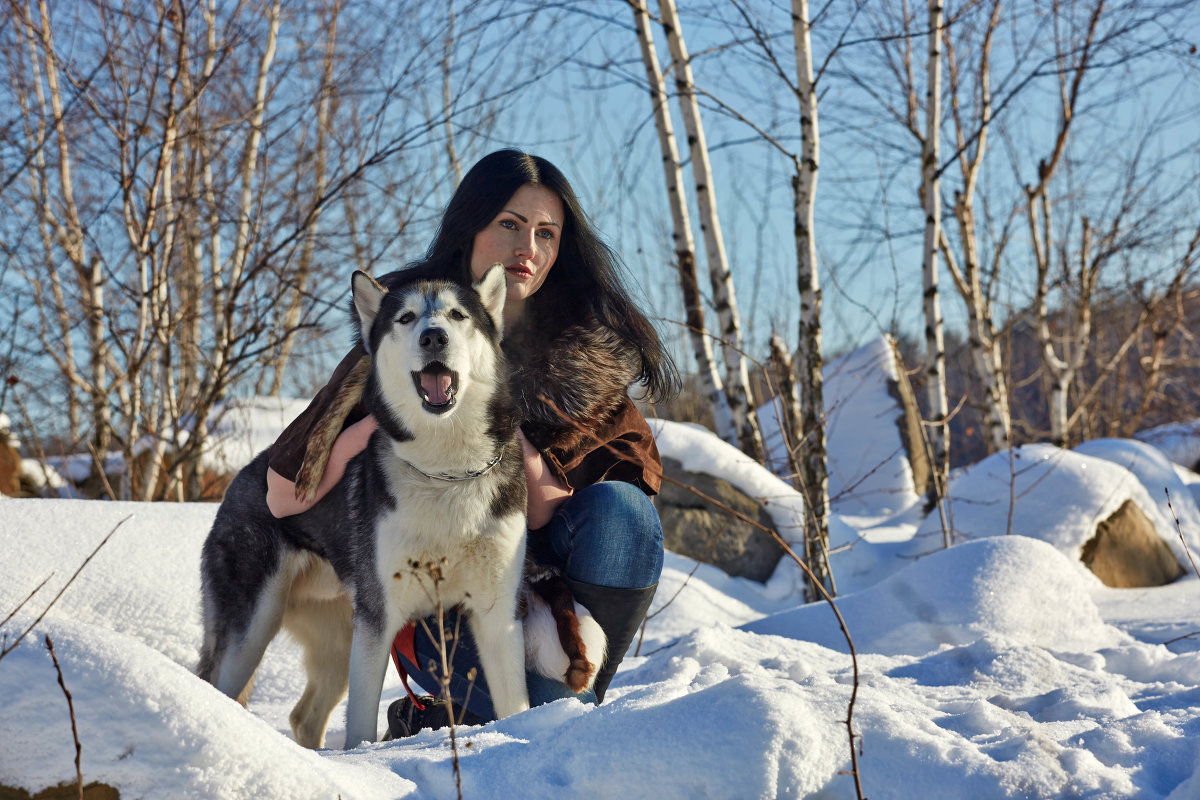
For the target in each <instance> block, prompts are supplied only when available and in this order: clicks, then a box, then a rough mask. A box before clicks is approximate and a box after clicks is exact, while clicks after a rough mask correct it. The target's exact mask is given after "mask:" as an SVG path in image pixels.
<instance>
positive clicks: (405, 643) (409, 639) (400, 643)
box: [392, 622, 425, 711]
mask: <svg viewBox="0 0 1200 800" xmlns="http://www.w3.org/2000/svg"><path fill="white" fill-rule="evenodd" d="M416 634H417V625H416V623H415V622H410V623H408V624H407V625H405V626H404V627H403V628H401V629H400V632H399V633H397V634H396V638H395V639H393V640H392V663H393V664H395V665H396V672H399V673H400V682H401V683H403V684H404V691H406V692H408V697H409V699H410V700H412V702H413V705H415V706H416V707H417V708H419V709H421V710H422V711H424V710H425V705H424V704H423V703H422V702H421V701H420V700H418V699H417V696H416V694H414V693H413V690H412V687H411V686H409V685H408V670H406V669H405V668H404V665H403V664H402V663H401V662H400V657H401V656H403V657H404V658H407V659H408V663H410V664H416V663H417V651H416V647H415V645H414V638H415V636H416Z"/></svg>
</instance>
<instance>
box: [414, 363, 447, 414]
mask: <svg viewBox="0 0 1200 800" xmlns="http://www.w3.org/2000/svg"><path fill="white" fill-rule="evenodd" d="M412 377H413V384H415V385H416V387H417V394H418V395H420V397H421V404H422V405H423V406H425V410H426V411H431V412H433V413H434V414H442V413H444V412H446V411H449V410H450V409H451V408H453V407H454V401H455V399H456V398H457V395H458V373H457V372H455V371H454V370H452V369H450V368H449V367H447V366H446V365H445V364H443V363H442V362H440V361H431V362H429V363H428V364H426V365H425V368H424V369H423V370H421V371H420V372H414V373H413V374H412Z"/></svg>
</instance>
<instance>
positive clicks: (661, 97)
mask: <svg viewBox="0 0 1200 800" xmlns="http://www.w3.org/2000/svg"><path fill="white" fill-rule="evenodd" d="M629 5H630V7H631V8H632V9H633V17H634V24H635V27H636V31H637V37H638V44H639V45H640V49H641V53H642V63H643V64H644V65H645V67H646V79H647V82H648V84H649V87H650V102H651V104H652V105H653V108H654V125H655V129H656V130H657V131H658V142H659V149H660V151H661V153H662V166H663V177H664V179H665V181H666V186H667V200H668V203H669V205H670V207H671V223H672V236H671V238H672V240H673V241H674V243H675V266H676V269H677V270H678V272H679V288H680V291H681V292H682V294H683V307H684V312H685V314H686V324H687V334H688V339H689V341H691V343H692V353H693V355H694V356H695V358H696V367H697V372H698V374H699V378H700V386H701V391H702V393H703V394H704V397H705V400H706V401H707V402H708V405H709V407H710V408H711V409H712V411H713V421H714V427H715V428H716V434H717V435H718V436H720V437H721V438H722V439H724V440H725V441H726V442H729V443H730V444H732V445H734V446H735V447H736V446H738V444H739V439H738V434H739V428H738V426H737V425H736V424H735V422H734V419H733V413H732V411H731V409H730V407H729V400H728V398H727V397H726V396H725V387H724V383H723V381H722V380H721V373H720V372H719V371H718V369H717V364H716V359H715V358H714V355H713V347H712V339H711V338H710V337H709V335H708V329H707V326H706V325H705V321H704V305H703V298H702V297H701V295H700V284H699V279H698V278H697V275H696V244H695V240H694V239H693V237H692V222H691V214H690V212H689V211H688V205H687V195H686V193H685V191H684V186H683V170H682V167H681V166H680V162H679V148H678V145H677V144H676V141H675V126H674V123H673V122H672V121H671V109H670V106H669V104H668V96H667V85H666V81H665V79H664V78H663V72H662V68H661V67H660V66H659V63H658V54H657V53H656V52H655V47H654V37H653V31H652V29H651V26H650V15H649V13H648V12H647V10H646V6H645V3H644V2H643V0H629Z"/></svg>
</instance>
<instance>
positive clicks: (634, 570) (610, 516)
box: [267, 150, 679, 736]
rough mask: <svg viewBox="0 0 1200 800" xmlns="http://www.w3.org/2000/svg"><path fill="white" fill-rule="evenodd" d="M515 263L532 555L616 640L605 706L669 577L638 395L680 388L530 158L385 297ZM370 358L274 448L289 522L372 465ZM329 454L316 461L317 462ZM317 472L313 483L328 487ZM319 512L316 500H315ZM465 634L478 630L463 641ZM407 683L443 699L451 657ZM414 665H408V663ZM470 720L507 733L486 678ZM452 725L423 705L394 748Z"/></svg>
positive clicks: (398, 716)
mask: <svg viewBox="0 0 1200 800" xmlns="http://www.w3.org/2000/svg"><path fill="white" fill-rule="evenodd" d="M496 262H500V263H502V264H503V265H504V266H505V270H506V272H507V275H508V295H507V298H506V301H505V306H504V329H505V339H504V345H503V346H504V350H505V354H506V355H507V356H508V358H509V361H510V364H511V367H512V370H513V388H514V394H515V395H516V397H517V402H518V405H519V406H520V408H521V411H522V413H523V417H524V421H523V422H522V424H521V432H522V435H521V437H520V438H521V445H522V450H523V452H524V456H525V472H526V477H527V480H528V484H529V506H528V526H529V539H528V550H529V553H530V554H531V556H532V557H533V558H534V559H535V560H536V561H537V562H538V563H539V564H543V565H546V566H549V567H552V568H555V569H557V570H560V571H561V572H562V574H563V575H564V576H565V578H566V581H567V584H568V586H569V587H570V590H571V593H572V595H573V596H574V598H575V600H576V601H578V602H579V603H581V604H582V605H583V606H585V607H586V608H587V609H588V610H589V611H590V612H591V613H592V615H593V617H595V619H596V621H597V622H598V623H599V624H600V626H601V627H602V628H603V629H604V632H605V634H606V636H607V638H608V642H609V646H608V657H607V659H606V660H605V662H604V664H603V665H602V666H601V667H600V670H599V672H598V674H597V677H596V681H595V686H594V690H593V692H587V693H584V694H581V695H579V697H580V698H581V699H583V700H585V701H592V702H596V703H599V702H600V701H601V700H602V699H603V697H604V692H605V689H607V687H608V684H609V682H610V681H611V680H612V676H613V673H614V672H616V669H617V666H618V665H619V664H620V662H621V659H622V658H623V656H624V654H625V651H626V650H627V649H628V647H629V644H630V642H631V641H632V639H633V635H634V634H635V633H636V631H637V628H638V626H639V625H640V623H641V621H642V619H643V617H644V616H645V613H646V609H647V608H648V607H649V604H650V600H651V598H653V596H654V590H655V588H656V587H657V584H658V577H659V573H660V572H661V570H662V561H663V550H662V526H661V523H660V522H659V519H658V514H657V512H656V511H655V510H654V507H653V506H652V505H651V502H650V496H652V495H654V494H656V493H657V492H658V488H659V485H660V476H661V463H660V460H659V456H658V450H657V448H656V447H655V445H654V439H653V437H652V435H651V433H650V429H649V426H648V425H647V424H646V421H645V419H643V418H642V416H641V414H640V413H639V412H638V411H637V409H636V408H635V407H634V405H633V403H632V401H631V400H630V399H629V396H628V395H627V394H626V389H627V387H628V386H629V385H630V384H632V383H634V382H635V381H636V382H640V383H642V384H643V385H644V386H645V387H646V391H647V396H648V397H650V398H651V399H665V398H667V397H669V396H671V395H672V394H673V393H674V392H675V391H677V389H678V383H679V378H678V374H677V372H676V370H675V366H674V364H673V363H672V361H671V359H670V357H669V355H668V354H667V353H666V351H665V349H664V348H663V346H662V343H661V342H660V341H659V339H658V336H657V334H656V333H655V332H654V329H653V327H652V326H651V325H650V323H649V321H648V320H647V319H646V317H645V315H644V314H642V313H641V311H639V310H638V308H637V306H636V305H635V304H634V303H633V301H632V300H631V299H630V297H629V294H628V293H627V292H626V290H625V289H624V287H623V286H622V285H621V281H620V276H619V273H618V269H619V262H618V260H617V258H616V256H615V255H614V254H613V253H612V251H611V250H610V249H609V248H608V247H607V246H606V245H604V243H602V242H601V241H600V240H599V239H598V238H597V236H596V234H595V233H594V232H593V230H592V228H591V225H590V223H589V222H588V219H587V216H586V214H584V212H583V210H582V209H581V208H580V206H579V201H578V200H577V199H576V197H575V192H574V190H573V189H572V188H571V185H570V184H569V183H568V182H567V180H566V178H565V177H563V175H562V173H561V172H559V170H558V169H557V168H556V167H555V166H554V165H553V164H551V163H550V162H548V161H546V160H545V159H542V158H539V157H537V156H530V155H526V154H524V153H521V152H518V151H515V150H502V151H499V152H496V153H492V154H491V155H488V156H486V157H484V158H483V159H481V160H480V161H479V163H477V164H476V165H475V166H474V167H472V168H471V170H470V171H469V172H468V173H467V174H466V176H464V178H463V180H462V183H461V184H460V185H459V187H458V189H457V190H456V191H455V193H454V196H453V198H451V200H450V203H449V205H448V206H447V207H446V211H445V214H444V215H443V217H442V222H441V226H440V227H439V230H438V233H437V236H436V237H435V238H434V241H433V244H432V245H431V246H430V248H429V251H428V252H427V253H426V256H425V258H424V259H423V260H421V261H419V262H416V263H414V264H411V265H409V267H408V269H406V270H405V271H404V272H403V273H401V272H395V273H391V274H389V275H386V276H384V277H383V278H381V279H380V281H381V282H382V283H383V284H384V285H385V286H386V285H389V284H390V283H391V282H392V281H396V280H398V279H400V278H401V277H402V276H403V277H404V278H407V277H410V276H411V275H412V274H413V273H412V272H411V271H410V270H419V271H420V273H419V274H421V275H428V276H429V277H440V278H449V279H452V280H458V281H468V280H477V279H478V278H479V277H481V276H482V275H483V273H484V271H486V269H487V268H488V267H489V266H491V265H492V264H494V263H496ZM362 355H363V351H362V349H361V347H358V348H355V350H354V351H353V352H351V354H350V355H348V356H347V357H346V358H345V359H344V360H343V361H342V363H341V364H340V365H339V366H338V369H337V370H336V371H335V373H334V377H333V378H332V379H331V381H330V383H329V384H328V385H327V386H326V387H325V388H323V389H322V390H321V392H320V393H318V395H317V397H316V398H315V399H314V400H313V403H312V404H311V405H310V406H309V408H308V409H307V410H306V411H305V412H304V414H302V415H301V416H300V417H299V418H297V420H295V421H294V422H293V423H292V424H291V425H290V426H289V427H288V429H287V430H286V431H285V432H284V434H283V435H282V436H281V437H280V439H279V440H278V441H277V442H276V443H275V445H273V446H272V448H271V457H270V467H271V468H270V470H269V471H268V480H267V485H268V496H267V503H268V506H269V507H270V508H271V511H272V513H274V514H275V516H277V517H282V516H287V515H289V514H294V513H298V512H300V511H303V510H305V509H306V508H308V507H309V506H310V505H311V504H312V503H313V502H315V500H316V498H319V497H320V496H322V495H323V494H324V492H325V491H327V490H328V488H329V487H331V486H332V485H334V484H335V483H336V482H337V481H338V480H339V479H340V478H341V476H342V474H343V471H344V468H345V464H346V461H347V460H348V459H349V458H350V457H351V456H353V455H354V454H355V453H357V452H359V451H361V450H362V449H363V448H364V447H365V446H366V442H367V439H368V438H370V435H371V433H372V432H373V431H374V429H375V421H374V419H372V418H371V417H368V416H363V415H364V412H363V411H362V410H361V409H359V408H355V409H352V410H350V413H349V415H348V416H345V421H344V424H343V420H342V416H343V414H344V412H339V411H338V409H339V408H340V407H341V406H343V405H347V406H348V404H347V397H349V398H351V400H353V399H354V397H355V395H354V394H353V392H352V391H349V390H347V386H350V385H352V380H351V378H350V377H349V376H351V375H352V373H354V371H355V369H356V366H357V365H358V364H359V362H360V359H361V357H362ZM331 417H332V418H333V419H334V420H336V427H333V428H332V430H334V431H337V430H340V431H341V433H340V435H338V436H337V439H336V441H335V442H334V443H333V445H332V449H331V451H330V452H329V454H328V459H329V461H328V467H326V468H324V469H323V471H322V470H321V469H317V470H316V474H317V475H320V479H319V485H318V486H317V487H316V488H315V491H311V488H312V487H311V486H309V487H304V488H299V489H298V487H297V484H296V482H295V481H296V478H297V475H298V474H300V473H301V469H302V466H304V465H305V463H306V454H307V462H308V463H309V465H310V466H311V463H312V462H313V461H314V460H315V461H316V463H318V464H323V459H324V456H325V453H323V452H321V451H322V450H323V449H325V448H322V447H321V446H313V444H312V442H319V441H321V439H322V436H323V435H325V434H323V433H322V431H323V430H328V429H329V426H330V419H331ZM314 454H315V455H314ZM312 472H313V471H312V470H309V471H308V473H307V476H306V477H307V479H308V481H309V482H310V483H316V478H315V477H314V476H313V475H312ZM301 498H303V499H301ZM462 630H463V631H464V632H465V627H464V628H463V629H462ZM397 649H398V653H399V654H400V656H401V658H400V660H401V662H402V663H404V662H407V663H405V667H406V669H408V670H409V671H410V672H412V673H414V674H415V675H417V676H419V677H424V678H426V680H425V681H422V683H424V684H425V685H437V681H436V676H433V675H431V674H430V673H428V672H427V670H426V669H425V666H427V665H429V664H430V662H431V661H436V660H437V658H436V654H437V649H436V647H434V645H433V643H432V642H430V641H429V640H428V637H427V636H426V635H425V633H424V631H423V630H421V629H420V628H419V627H418V630H417V632H416V635H415V639H414V640H413V642H412V649H411V650H408V648H406V647H401V646H400V637H398V647H397ZM406 651H407V655H405V653H406ZM477 663H478V662H477V659H475V654H474V651H473V643H472V642H470V640H469V635H466V634H465V633H464V634H463V641H461V642H460V643H459V645H458V647H457V648H456V655H455V663H454V668H453V675H452V688H451V693H452V695H453V696H454V698H455V700H456V701H459V702H461V700H462V698H463V697H464V696H466V695H467V691H466V690H467V684H468V681H467V678H466V676H467V674H468V672H469V670H470V668H471V667H472V666H474V665H475V664H477ZM527 682H528V685H529V690H530V702H531V704H534V705H536V704H539V703H544V702H548V701H550V700H554V699H557V698H559V697H564V696H567V695H568V694H569V690H568V689H567V688H566V687H565V686H563V685H562V684H560V683H557V682H555V681H551V680H549V679H546V678H543V677H541V676H538V675H534V674H529V675H528V679H527ZM467 711H468V713H469V715H470V718H471V720H472V721H484V720H489V719H493V718H494V715H493V714H492V710H491V700H490V697H489V696H488V694H487V687H486V683H484V682H483V680H482V679H481V678H477V679H476V682H475V686H474V687H473V688H471V690H470V696H469V700H468V704H467ZM444 721H445V709H444V708H442V707H438V706H433V707H426V708H425V709H422V708H421V707H420V706H419V705H417V704H415V703H414V701H413V700H412V699H411V698H403V699H401V700H399V701H397V702H396V703H394V704H393V706H392V708H391V709H389V712H388V722H389V732H390V734H391V735H392V736H403V735H407V734H409V733H415V732H416V730H417V729H418V728H420V727H440V725H441V724H443V723H444Z"/></svg>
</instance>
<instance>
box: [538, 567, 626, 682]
mask: <svg viewBox="0 0 1200 800" xmlns="http://www.w3.org/2000/svg"><path fill="white" fill-rule="evenodd" d="M527 587H528V589H527V591H526V593H525V608H526V613H525V621H524V627H525V664H526V667H528V668H529V669H531V670H533V671H534V672H536V673H538V674H540V675H545V676H546V677H548V678H554V679H555V680H558V681H562V682H563V683H564V684H566V685H567V687H568V688H569V689H570V690H571V691H573V692H582V691H584V690H585V689H590V688H592V684H594V683H595V682H596V673H597V672H598V671H599V670H600V665H601V664H602V663H604V656H605V651H606V650H607V646H608V642H607V639H606V638H605V636H604V631H603V629H601V627H600V624H599V623H598V622H596V620H595V619H593V618H592V615H591V614H590V613H589V612H588V610H587V609H586V608H584V607H583V606H581V605H580V604H579V603H576V602H575V599H574V598H573V597H571V591H570V589H568V588H567V585H566V582H565V581H564V580H563V579H562V578H560V577H549V578H546V579H543V580H538V581H533V582H531V583H529V584H527Z"/></svg>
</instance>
